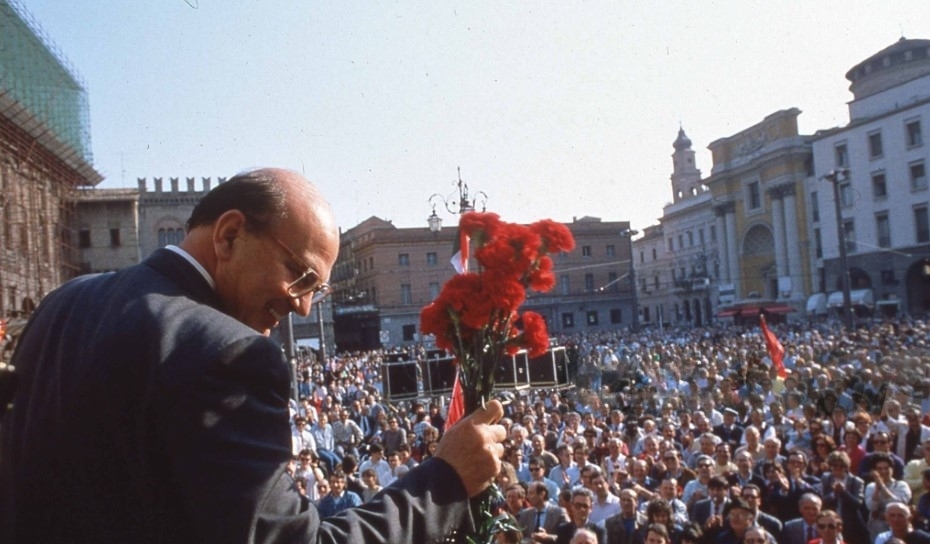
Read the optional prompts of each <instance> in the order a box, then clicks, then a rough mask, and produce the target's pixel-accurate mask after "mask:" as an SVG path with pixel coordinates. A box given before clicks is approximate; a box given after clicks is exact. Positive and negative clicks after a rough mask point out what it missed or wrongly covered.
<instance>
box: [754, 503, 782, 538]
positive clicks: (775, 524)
mask: <svg viewBox="0 0 930 544" xmlns="http://www.w3.org/2000/svg"><path fill="white" fill-rule="evenodd" d="M756 525H758V526H759V527H762V528H763V529H765V530H766V531H768V532H769V534H770V535H772V536H773V537H775V540H778V539H780V538H781V531H782V529H783V528H784V526H783V525H782V522H781V520H780V519H778V518H776V517H775V516H772V515H769V514H766V513H765V512H762V511H761V510H760V511H759V512H756Z"/></svg>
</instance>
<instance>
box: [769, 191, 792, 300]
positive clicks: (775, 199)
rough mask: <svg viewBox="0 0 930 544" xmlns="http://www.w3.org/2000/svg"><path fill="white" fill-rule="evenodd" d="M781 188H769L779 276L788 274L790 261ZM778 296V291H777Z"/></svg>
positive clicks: (776, 295) (776, 266)
mask: <svg viewBox="0 0 930 544" xmlns="http://www.w3.org/2000/svg"><path fill="white" fill-rule="evenodd" d="M781 195H782V193H781V188H780V187H775V188H773V189H770V190H769V196H770V197H771V198H772V237H773V238H774V240H775V273H776V274H777V275H778V277H779V278H781V277H784V276H786V275H787V274H788V263H787V259H786V257H785V221H784V210H783V208H782V200H781ZM775 297H776V298H778V293H775Z"/></svg>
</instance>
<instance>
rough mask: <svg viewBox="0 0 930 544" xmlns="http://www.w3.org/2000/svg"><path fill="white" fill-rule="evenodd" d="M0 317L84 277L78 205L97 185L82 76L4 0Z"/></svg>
mask: <svg viewBox="0 0 930 544" xmlns="http://www.w3.org/2000/svg"><path fill="white" fill-rule="evenodd" d="M0 29H2V30H0V316H2V317H11V316H20V315H23V314H28V313H29V312H30V311H31V310H32V309H33V308H34V307H35V305H36V304H37V303H38V302H39V301H40V300H41V299H42V297H44V296H45V295H46V294H47V293H48V292H49V291H51V290H52V289H54V288H55V287H57V286H58V285H59V284H61V283H62V282H63V281H66V280H68V279H71V278H73V277H74V276H76V275H77V274H78V272H79V268H80V266H79V255H78V252H77V247H76V246H77V243H78V233H77V232H76V231H75V229H74V217H73V212H74V208H73V202H74V193H75V192H76V191H77V188H78V187H82V186H90V185H95V184H97V183H99V182H100V181H101V179H102V178H101V176H100V174H98V173H97V172H96V171H95V170H94V168H93V165H92V163H93V157H92V154H91V140H90V121H89V117H90V108H89V106H88V101H87V92H86V91H85V89H84V84H83V82H82V81H81V79H80V77H79V76H78V74H77V72H76V71H75V70H74V68H73V67H72V66H70V65H69V64H68V63H67V61H66V60H65V59H64V58H63V57H62V56H61V54H60V53H58V51H57V49H56V48H55V47H54V45H53V44H52V42H51V40H49V39H48V38H47V37H46V36H45V35H44V33H43V32H42V31H41V29H40V28H39V26H38V25H37V24H35V23H34V22H33V20H32V19H31V18H30V17H29V16H28V14H27V13H26V12H25V10H24V9H23V8H22V7H21V6H19V5H18V4H13V3H10V2H8V1H6V0H0Z"/></svg>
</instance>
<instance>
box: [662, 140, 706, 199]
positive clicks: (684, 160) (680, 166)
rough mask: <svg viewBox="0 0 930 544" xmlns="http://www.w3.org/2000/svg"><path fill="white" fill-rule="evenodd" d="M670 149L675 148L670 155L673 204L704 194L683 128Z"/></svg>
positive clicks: (698, 172)
mask: <svg viewBox="0 0 930 544" xmlns="http://www.w3.org/2000/svg"><path fill="white" fill-rule="evenodd" d="M672 147H674V148H675V152H674V153H672V167H673V168H672V176H671V180H672V195H673V202H679V201H681V200H684V199H687V198H689V197H692V196H695V195H698V194H700V193H702V192H704V191H705V190H706V188H705V187H704V185H703V184H702V183H701V171H700V170H698V168H697V165H695V164H694V150H693V149H691V139H690V138H688V136H687V135H686V134H685V129H684V128H681V127H679V128H678V138H675V142H674V143H673V144H672Z"/></svg>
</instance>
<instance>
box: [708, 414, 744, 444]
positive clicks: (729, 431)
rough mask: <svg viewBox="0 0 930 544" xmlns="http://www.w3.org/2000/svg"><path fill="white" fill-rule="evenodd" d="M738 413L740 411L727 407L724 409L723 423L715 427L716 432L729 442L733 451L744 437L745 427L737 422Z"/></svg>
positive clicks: (724, 440) (721, 438)
mask: <svg viewBox="0 0 930 544" xmlns="http://www.w3.org/2000/svg"><path fill="white" fill-rule="evenodd" d="M738 415H739V413H738V412H737V411H736V410H734V409H733V408H726V409H724V410H723V423H722V424H721V425H717V426H715V427H714V434H715V435H717V436H719V437H720V440H722V441H723V442H726V443H727V444H729V445H730V450H731V451H736V448H738V447H739V446H740V440H742V438H743V428H742V427H741V426H739V425H737V423H736V417H737V416H738Z"/></svg>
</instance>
